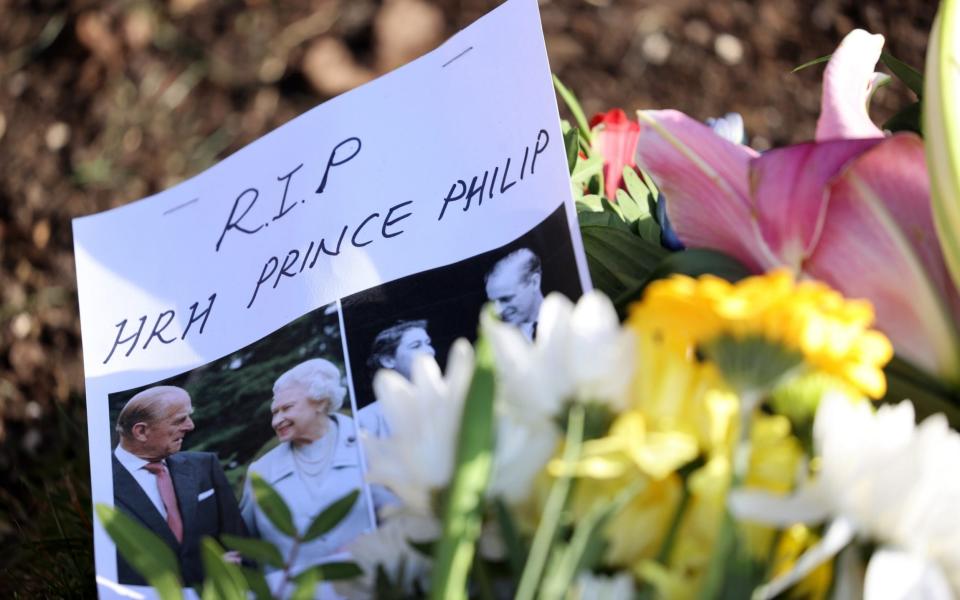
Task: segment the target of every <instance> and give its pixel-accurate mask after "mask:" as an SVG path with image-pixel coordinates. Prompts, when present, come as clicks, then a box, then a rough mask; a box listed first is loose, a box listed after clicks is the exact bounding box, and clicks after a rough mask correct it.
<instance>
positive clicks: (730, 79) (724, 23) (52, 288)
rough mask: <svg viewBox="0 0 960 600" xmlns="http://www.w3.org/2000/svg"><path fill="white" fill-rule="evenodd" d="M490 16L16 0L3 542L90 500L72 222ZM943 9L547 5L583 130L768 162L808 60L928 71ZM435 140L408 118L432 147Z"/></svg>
mask: <svg viewBox="0 0 960 600" xmlns="http://www.w3.org/2000/svg"><path fill="white" fill-rule="evenodd" d="M495 4H496V2H493V1H481V0H439V1H437V2H429V3H428V2H426V1H425V0H384V1H373V0H313V1H310V0H284V1H282V2H271V1H268V0H246V1H233V2H216V1H214V0H169V1H166V2H158V1H155V0H124V1H118V2H113V3H104V4H100V3H96V2H91V1H88V0H69V1H65V2H63V1H60V2H58V1H54V0H33V1H26V0H0V540H4V545H7V544H11V545H13V544H15V543H16V540H21V541H22V540H23V539H24V538H30V537H31V536H35V535H38V533H37V530H36V529H35V528H34V529H31V525H30V521H31V515H32V514H36V512H37V511H38V510H39V508H38V507H41V506H42V505H43V499H42V498H38V497H36V496H37V495H40V496H42V495H43V492H42V490H43V489H44V486H43V485H40V484H41V483H43V484H45V483H46V480H45V479H44V478H48V477H52V478H53V479H58V478H59V479H62V480H65V481H68V485H67V488H69V489H67V488H65V489H64V490H60V491H62V492H63V493H64V494H65V496H64V498H66V499H67V501H69V502H70V503H72V504H73V505H74V506H75V507H76V510H77V511H78V512H79V513H83V512H84V511H85V510H86V506H87V505H86V504H85V500H84V492H83V481H84V479H85V477H86V466H85V465H86V463H85V456H86V440H85V434H84V428H85V424H84V423H83V420H82V419H83V417H82V415H83V369H82V362H81V347H80V334H79V323H78V317H77V303H76V283H75V274H74V262H73V260H74V259H73V248H72V240H71V227H70V219H72V218H73V217H77V216H81V215H88V214H91V213H94V212H97V211H100V210H104V209H107V208H110V207H115V206H119V205H121V204H124V203H127V202H130V201H132V200H136V199H138V198H141V197H143V196H146V195H149V194H151V193H154V192H157V191H159V190H162V189H165V188H167V187H169V186H171V185H173V184H175V183H177V182H178V181H180V180H183V179H184V178H187V177H190V176H191V175H193V174H195V173H198V172H199V171H202V170H203V169H205V168H207V167H209V166H210V165H212V164H213V163H215V162H217V161H218V160H220V159H222V158H223V157H225V156H227V155H229V154H231V153H233V152H235V151H236V150H239V149H240V148H242V147H243V146H245V145H246V144H248V143H250V142H251V141H253V140H255V139H256V138H258V137H260V136H262V135H263V134H264V133H266V132H268V131H270V130H272V129H274V128H276V127H278V126H279V125H281V124H283V123H284V122H286V121H288V120H290V119H291V118H293V117H295V116H296V115H298V114H300V113H302V112H304V111H306V110H307V109H309V108H311V107H313V106H315V105H316V104H318V103H320V102H322V101H324V100H325V99H327V98H329V97H331V96H334V95H336V94H339V93H341V92H343V91H345V90H347V89H350V88H351V87H354V86H356V85H359V84H361V83H363V82H365V81H367V80H369V79H371V78H373V77H375V76H376V75H378V74H380V73H383V72H385V71H387V70H390V69H392V68H395V67H396V66H398V65H400V64H403V63H405V62H407V61H408V60H410V59H412V58H415V57H416V56H418V55H420V54H422V53H423V52H425V51H427V50H429V49H431V48H433V47H434V46H436V45H437V44H438V43H440V42H441V41H443V40H444V39H446V38H447V37H449V36H450V35H451V34H453V33H454V32H456V31H457V30H458V29H460V28H462V27H464V26H466V25H468V24H469V23H470V22H472V21H473V20H474V19H476V18H477V17H479V16H480V15H482V14H483V13H485V12H486V11H488V10H489V9H491V8H492V7H493V6H495ZM935 8H936V3H935V2H933V1H932V0H927V1H922V0H917V1H904V0H880V1H867V2H854V1H850V0H810V1H808V2H794V1H790V0H755V1H752V2H747V1H744V0H734V1H729V2H728V1H715V2H698V1H694V0H669V1H664V2H653V1H643V0H630V1H622V2H616V1H614V0H589V1H579V2H577V1H573V0H546V1H542V2H541V14H542V20H543V25H544V32H545V35H546V43H547V50H548V53H549V56H550V62H551V66H552V69H553V70H554V72H556V73H557V74H558V75H559V77H560V78H561V80H563V81H564V82H565V83H566V84H567V85H568V86H569V87H571V88H572V89H573V90H574V91H575V92H576V93H577V94H578V95H579V97H580V99H581V101H582V103H583V106H584V108H585V111H586V112H587V114H588V116H589V115H591V114H593V113H595V112H598V111H603V110H607V109H609V108H612V107H622V108H624V109H626V110H627V111H628V112H630V111H632V110H633V109H638V108H659V107H674V108H678V109H681V110H683V111H685V112H687V113H689V114H690V115H692V116H695V117H697V118H701V119H705V118H707V117H710V116H717V115H721V114H724V113H726V112H728V111H738V112H740V113H742V114H743V116H744V119H745V121H746V126H747V130H748V133H749V141H750V143H751V144H752V145H753V146H754V147H756V148H757V149H761V150H762V149H766V148H769V147H771V146H777V145H783V144H786V143H791V142H797V141H802V140H805V139H810V138H811V137H812V134H813V130H814V125H815V121H816V116H817V112H818V108H819V100H820V85H819V82H820V77H821V74H822V67H812V68H809V69H806V70H804V71H801V72H799V73H791V69H792V68H793V67H795V66H797V65H799V64H802V63H804V62H806V61H809V60H811V59H814V58H816V57H819V56H822V55H825V54H828V53H829V52H831V51H832V50H833V49H834V48H835V47H836V45H837V44H838V43H839V41H840V39H842V37H843V35H844V34H846V33H847V32H848V31H850V30H851V29H853V28H854V27H863V28H866V29H868V30H870V31H873V32H876V33H882V34H884V35H885V36H886V39H887V46H886V48H887V50H889V51H890V52H892V53H893V54H894V55H895V56H897V57H899V58H900V59H902V60H904V61H906V62H907V63H909V64H912V65H915V66H917V67H922V65H923V61H924V53H925V50H926V40H927V34H928V31H929V28H930V24H931V22H932V19H933V15H934V11H935ZM910 100H912V98H911V96H910V94H909V92H908V91H906V90H905V88H903V86H902V85H900V84H898V83H895V84H893V85H891V86H889V87H888V88H885V89H883V90H881V91H880V92H879V94H878V95H877V97H876V99H875V102H874V116H875V117H876V120H877V121H878V122H880V121H882V120H883V119H884V118H885V117H887V116H889V115H891V114H892V113H893V112H894V111H895V109H897V108H898V107H902V106H903V105H904V104H905V103H906V102H908V101H910ZM429 127H430V125H429V123H416V124H411V129H412V130H414V131H421V132H424V133H425V134H427V135H428V134H429ZM63 465H67V467H64V466H63ZM76 465H80V466H79V467H77V466H76ZM68 467H69V468H68ZM75 467H76V469H79V470H78V471H76V473H77V475H76V477H75V478H74V479H71V478H73V477H74V475H72V474H73V473H74V471H75V470H76V469H75ZM51 474H52V475H51ZM70 481H73V482H74V483H76V486H79V491H77V489H74V487H70V486H73V485H74V483H69V482H70ZM37 485H40V487H37ZM57 489H58V490H59V489H60V488H57ZM38 490H39V491H38ZM46 490H47V491H46V494H47V496H48V497H47V500H46V502H48V503H50V502H52V500H50V494H51V492H50V488H49V487H47V488H46ZM78 498H79V500H78ZM78 518H79V526H80V527H83V526H88V525H84V518H83V516H82V515H81V516H80V517H78ZM87 518H88V517H87ZM57 526H58V527H61V529H62V523H60V522H57ZM60 536H61V537H62V538H65V537H68V536H66V535H65V534H63V532H62V531H61V532H60ZM79 543H81V545H83V540H81V541H80V542H79ZM60 546H61V547H63V544H60ZM84 548H87V547H86V546H84ZM86 552H89V549H88V548H87V549H86ZM13 554H14V555H16V553H13ZM9 560H10V555H8V556H5V557H3V558H0V566H2V565H3V564H4V562H5V561H9ZM0 588H2V586H0Z"/></svg>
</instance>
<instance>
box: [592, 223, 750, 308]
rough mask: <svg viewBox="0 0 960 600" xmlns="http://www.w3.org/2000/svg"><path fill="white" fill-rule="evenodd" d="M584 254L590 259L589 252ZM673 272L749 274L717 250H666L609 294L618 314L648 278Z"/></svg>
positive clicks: (728, 277)
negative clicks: (644, 271)
mask: <svg viewBox="0 0 960 600" xmlns="http://www.w3.org/2000/svg"><path fill="white" fill-rule="evenodd" d="M584 245H586V240H584ZM664 252H666V251H664ZM587 258H588V259H589V254H588V255H587ZM676 273H679V274H682V275H688V276H690V277H699V276H701V275H706V274H708V273H709V274H711V275H716V276H717V277H721V278H723V279H726V280H727V281H730V282H736V281H739V280H741V279H743V278H744V277H747V276H748V275H751V273H750V270H749V269H747V268H746V267H745V266H743V264H742V263H740V261H738V260H737V259H735V258H733V257H731V256H729V255H727V254H724V253H722V252H718V251H716V250H709V249H707V248H689V249H687V250H683V251H681V252H672V253H666V254H665V256H664V258H663V260H661V261H659V262H658V263H657V264H656V265H655V266H654V267H652V268H650V269H648V271H647V274H646V276H645V277H644V278H642V280H641V281H639V282H638V283H636V284H635V285H632V286H628V287H627V288H626V289H624V290H623V291H622V292H621V293H619V294H617V295H614V296H611V298H613V299H614V302H613V303H614V305H615V306H616V307H617V310H618V311H620V314H621V316H623V315H624V312H625V309H626V307H627V306H628V305H629V304H630V303H631V302H635V301H636V300H639V299H640V297H641V296H642V295H643V290H645V289H646V287H647V285H649V283H650V282H651V281H654V280H656V279H663V278H665V277H669V276H670V275H673V274H676ZM592 274H593V272H592V271H591V275H592Z"/></svg>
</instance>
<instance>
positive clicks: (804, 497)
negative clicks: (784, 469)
mask: <svg viewBox="0 0 960 600" xmlns="http://www.w3.org/2000/svg"><path fill="white" fill-rule="evenodd" d="M727 502H728V504H727V506H728V507H729V509H730V512H731V513H732V514H733V515H734V516H735V517H737V519H740V520H742V521H750V522H755V523H764V524H767V525H775V526H778V527H787V526H788V525H793V524H794V523H806V524H811V525H815V524H817V523H822V522H823V521H825V520H826V519H827V518H828V517H829V516H830V507H829V506H828V505H827V504H826V502H824V500H823V499H822V496H821V493H820V490H819V489H818V488H817V487H816V485H815V484H811V485H809V486H807V487H805V488H802V489H800V490H799V491H797V492H796V493H794V494H793V495H790V496H777V495H774V494H770V493H767V492H759V491H751V490H747V489H736V490H733V491H732V492H730V497H729V499H728V501H727Z"/></svg>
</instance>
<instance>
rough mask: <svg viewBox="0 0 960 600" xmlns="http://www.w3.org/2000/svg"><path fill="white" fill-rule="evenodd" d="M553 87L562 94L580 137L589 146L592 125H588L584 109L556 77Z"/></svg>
mask: <svg viewBox="0 0 960 600" xmlns="http://www.w3.org/2000/svg"><path fill="white" fill-rule="evenodd" d="M553 87H554V88H556V90H557V93H558V94H560V98H562V99H563V102H564V104H566V105H567V108H569V109H570V114H572V115H573V119H574V120H575V121H576V122H577V127H578V128H579V129H580V135H581V136H582V137H583V139H584V141H586V142H587V144H590V143H591V136H590V124H589V123H587V117H586V116H585V115H584V114H583V108H581V107H580V102H579V101H578V100H577V97H576V96H575V95H574V94H573V92H571V91H570V90H569V89H567V86H565V85H563V83H562V82H561V81H560V79H559V78H558V77H557V76H556V75H554V76H553Z"/></svg>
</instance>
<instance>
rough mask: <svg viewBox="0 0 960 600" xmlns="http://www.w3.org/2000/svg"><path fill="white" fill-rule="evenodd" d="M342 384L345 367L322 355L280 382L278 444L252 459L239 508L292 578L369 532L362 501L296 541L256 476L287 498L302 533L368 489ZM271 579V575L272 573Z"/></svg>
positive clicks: (275, 404) (275, 418) (275, 421)
mask: <svg viewBox="0 0 960 600" xmlns="http://www.w3.org/2000/svg"><path fill="white" fill-rule="evenodd" d="M340 382H341V375H340V370H339V369H338V368H337V367H336V366H335V365H334V364H333V363H331V362H330V361H328V360H325V359H322V358H313V359H310V360H307V361H304V362H302V363H300V364H298V365H296V366H295V367H293V368H292V369H290V370H288V371H286V372H285V373H283V374H282V375H280V377H278V378H277V380H276V382H275V383H274V385H273V401H272V402H271V405H270V411H271V415H272V416H271V425H272V426H273V430H274V431H275V432H276V434H277V438H278V439H279V441H280V444H279V445H278V446H276V447H275V448H273V449H272V450H270V451H269V452H267V453H266V454H265V455H263V457H261V458H260V459H258V460H256V461H255V462H253V463H252V464H251V465H250V468H249V470H248V473H247V477H246V481H247V484H246V486H245V488H244V495H243V499H242V500H241V503H240V510H241V513H242V515H243V520H244V522H245V523H246V524H247V528H248V529H249V530H250V533H251V535H253V536H256V537H260V538H262V539H264V540H267V541H269V542H271V543H273V544H274V545H275V546H276V547H277V548H278V549H279V550H280V552H281V554H283V556H284V560H285V561H287V562H292V564H293V571H294V573H296V572H299V571H302V570H304V569H307V568H309V567H311V566H313V565H316V564H318V563H322V562H325V561H328V560H331V559H334V558H336V557H337V555H338V554H339V553H341V552H342V551H343V550H344V548H345V546H346V544H347V543H348V542H350V541H352V540H353V539H354V538H355V537H356V536H358V535H360V534H361V533H363V532H364V531H367V530H368V529H371V527H372V525H373V523H372V521H371V518H370V510H369V508H368V503H367V501H366V499H365V497H363V496H361V497H360V500H359V501H358V502H357V503H356V504H354V506H353V508H352V509H351V511H350V513H349V514H348V516H347V517H346V518H345V519H344V520H342V521H341V522H340V524H339V525H337V526H336V527H334V528H333V529H332V530H331V531H330V532H328V533H327V534H326V535H323V536H320V537H319V538H316V539H314V540H312V541H310V542H307V543H303V544H298V541H297V540H295V539H294V538H292V537H291V536H289V535H287V534H285V533H283V532H282V531H280V530H279V529H278V528H277V527H275V526H274V525H273V523H271V521H270V519H269V518H268V517H267V516H266V514H265V513H264V511H263V510H262V509H261V507H260V506H258V505H257V502H256V500H255V499H254V494H253V488H252V486H251V484H250V480H251V477H250V475H252V474H253V473H257V474H258V475H260V476H261V477H263V479H264V480H266V481H267V482H268V483H269V484H270V485H272V486H273V487H274V489H276V491H277V492H278V493H279V494H280V495H281V496H282V497H283V499H284V501H285V502H286V503H287V505H288V506H289V507H290V512H291V513H292V516H293V522H294V526H295V527H296V529H297V532H298V534H299V535H301V536H302V535H303V534H304V533H305V532H306V531H307V529H308V527H309V526H310V523H311V522H312V521H313V519H314V518H315V517H316V516H317V514H319V513H320V512H321V511H323V510H324V509H325V508H327V507H328V506H330V505H331V504H333V503H334V502H335V501H337V500H339V499H340V498H342V497H343V496H345V495H346V494H348V493H349V492H351V491H353V490H356V489H360V488H362V487H363V472H362V470H361V466H360V457H359V454H358V453H357V435H356V431H355V430H354V425H353V419H351V418H350V417H347V416H345V415H343V414H340V413H337V412H336V411H337V410H339V409H340V408H341V406H342V405H343V401H344V397H345V395H346V389H344V387H343V385H342V384H341V383H340ZM298 546H299V547H298ZM267 575H268V578H269V577H271V573H270V572H269V571H268V574H267ZM272 576H274V577H278V578H280V577H282V576H283V574H282V573H280V572H276V573H275V574H273V575H272Z"/></svg>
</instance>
